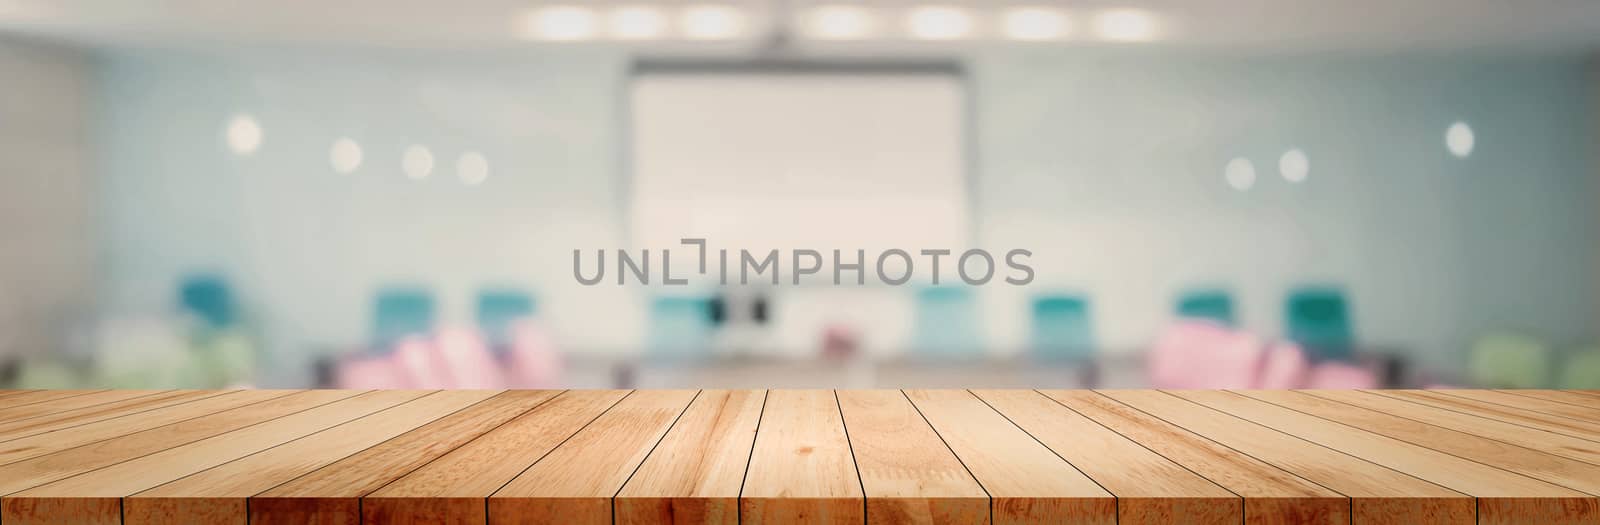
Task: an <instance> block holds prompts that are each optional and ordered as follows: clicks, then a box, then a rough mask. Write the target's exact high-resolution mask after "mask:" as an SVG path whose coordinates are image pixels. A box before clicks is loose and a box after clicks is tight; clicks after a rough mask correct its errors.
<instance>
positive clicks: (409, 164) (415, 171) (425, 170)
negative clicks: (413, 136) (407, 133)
mask: <svg viewBox="0 0 1600 525" xmlns="http://www.w3.org/2000/svg"><path fill="white" fill-rule="evenodd" d="M400 171H402V172H404V173H405V174H406V177H408V178H410V179H412V180H420V179H423V178H426V177H427V176H428V174H429V173H432V172H433V152H431V151H428V148H427V147H426V146H422V145H417V144H413V145H411V146H410V147H407V148H406V151H405V153H402V154H401V155H400Z"/></svg>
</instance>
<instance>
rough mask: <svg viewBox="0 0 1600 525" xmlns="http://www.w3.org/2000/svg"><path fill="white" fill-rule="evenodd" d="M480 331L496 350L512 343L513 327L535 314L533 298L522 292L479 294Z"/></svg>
mask: <svg viewBox="0 0 1600 525" xmlns="http://www.w3.org/2000/svg"><path fill="white" fill-rule="evenodd" d="M477 311H478V329H479V330H481V331H483V337H484V339H485V340H486V341H487V342H488V343H489V344H490V345H491V346H493V347H494V348H504V347H505V345H507V344H509V343H510V342H511V325H512V323H515V322H517V321H518V320H520V319H524V318H527V317H530V316H532V315H533V313H534V302H533V297H532V296H531V295H529V294H528V293H526V292H523V291H521V290H515V289H509V288H496V289H486V290H482V291H479V292H478V307H477Z"/></svg>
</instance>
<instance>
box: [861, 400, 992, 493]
mask: <svg viewBox="0 0 1600 525" xmlns="http://www.w3.org/2000/svg"><path fill="white" fill-rule="evenodd" d="M837 395H838V397H839V407H840V411H841V412H842V413H843V415H844V426H845V429H846V431H847V432H846V433H847V434H848V437H849V439H850V446H851V449H852V450H853V451H854V453H855V461H856V469H857V472H858V473H860V475H861V484H862V489H863V490H864V494H865V495H866V498H867V523H875V524H876V523H881V524H913V523H915V524H956V523H988V522H989V494H988V493H986V492H984V491H983V487H981V486H979V485H978V482H977V480H975V479H973V478H972V474H970V473H968V472H967V468H966V467H965V466H963V465H962V464H961V461H960V460H958V459H956V456H955V453H953V452H951V451H950V449H949V448H948V447H946V446H945V444H944V442H943V441H942V440H940V439H939V435H938V434H936V433H934V431H933V428H932V427H930V426H928V422H927V421H925V420H923V418H922V415H921V414H920V413H918V412H917V409H916V407H913V406H912V405H911V401H910V400H908V399H906V396H905V394H903V393H901V392H897V391H894V390H839V391H838V392H837Z"/></svg>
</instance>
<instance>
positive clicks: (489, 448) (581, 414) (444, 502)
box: [7, 390, 629, 525]
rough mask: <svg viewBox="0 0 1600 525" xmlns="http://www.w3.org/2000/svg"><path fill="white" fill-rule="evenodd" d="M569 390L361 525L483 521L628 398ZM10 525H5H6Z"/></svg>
mask: <svg viewBox="0 0 1600 525" xmlns="http://www.w3.org/2000/svg"><path fill="white" fill-rule="evenodd" d="M628 393H629V391H627V390H570V391H567V392H562V393H561V394H560V395H558V396H556V397H555V398H554V399H551V400H550V401H548V402H546V403H544V404H541V405H539V406H537V407H534V408H533V409H532V410H529V411H528V412H526V413H523V414H522V415H519V416H517V417H516V418H513V419H512V420H511V421H508V422H506V424H504V425H501V426H500V427H499V428H496V429H494V430H491V431H489V432H487V433H485V434H483V435H481V436H478V438H477V439H474V440H472V441H469V442H467V443H466V444H465V445H462V446H461V447H460V448H457V449H455V450H453V451H451V452H450V453H448V454H445V455H443V456H440V457H439V458H438V459H436V460H434V461H433V462H431V463H428V464H427V465H424V466H423V467H421V468H418V469H417V470H416V471H413V472H411V473H410V474H407V475H405V476H403V477H401V478H400V479H397V480H395V481H394V482H392V483H390V484H388V485H387V486H384V487H383V488H381V489H378V490H377V491H375V492H373V493H372V494H370V495H368V496H366V497H364V498H362V499H361V512H362V521H363V522H366V523H393V524H409V523H416V524H433V523H438V524H456V523H460V524H469V523H484V522H486V521H488V498H489V495H490V494H493V493H494V492H495V491H496V490H499V489H500V487H502V486H504V485H505V484H506V482H509V481H511V480H512V479H513V478H515V477H517V475H518V474H521V473H522V471H523V470H525V469H527V468H528V466H530V465H533V464H534V463H535V462H537V461H539V458H542V457H544V455H545V454H546V453H548V452H550V451H551V450H553V449H555V447H556V446H557V445H560V444H561V442H563V441H566V440H567V438H569V437H571V436H572V435H573V434H576V433H577V432H578V430H579V429H582V428H583V427H584V425H587V424H589V422H591V421H594V419H595V418H597V417H599V416H600V414H602V413H604V412H605V411H606V410H607V409H609V408H611V406H612V405H615V404H616V403H617V402H618V401H620V400H622V398H623V397H624V396H626V395H628ZM7 525H10V524H7Z"/></svg>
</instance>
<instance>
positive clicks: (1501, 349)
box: [1467, 332, 1550, 388]
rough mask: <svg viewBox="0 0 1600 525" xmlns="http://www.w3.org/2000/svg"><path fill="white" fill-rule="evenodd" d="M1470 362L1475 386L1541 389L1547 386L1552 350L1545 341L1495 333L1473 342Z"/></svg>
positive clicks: (1470, 371)
mask: <svg viewBox="0 0 1600 525" xmlns="http://www.w3.org/2000/svg"><path fill="white" fill-rule="evenodd" d="M1471 354H1472V355H1471V356H1470V357H1469V359H1468V363H1467V374H1468V378H1469V379H1471V380H1472V383H1473V385H1474V386H1480V387H1486V388H1540V387H1544V386H1547V381H1548V378H1549V371H1550V348H1549V347H1548V346H1545V344H1544V342H1543V341H1540V340H1538V339H1534V338H1533V337H1529V336H1526V335H1522V334H1517V333H1509V332H1504V333H1492V334H1488V335H1485V336H1483V337H1480V338H1478V340H1477V341H1475V342H1473V343H1472V350H1471Z"/></svg>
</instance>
